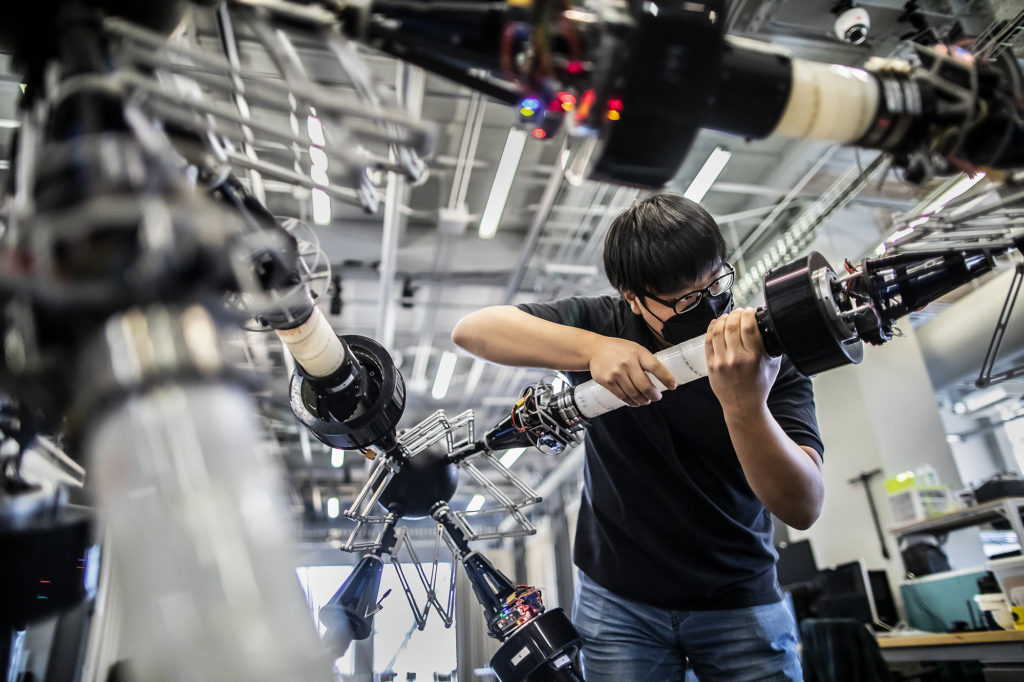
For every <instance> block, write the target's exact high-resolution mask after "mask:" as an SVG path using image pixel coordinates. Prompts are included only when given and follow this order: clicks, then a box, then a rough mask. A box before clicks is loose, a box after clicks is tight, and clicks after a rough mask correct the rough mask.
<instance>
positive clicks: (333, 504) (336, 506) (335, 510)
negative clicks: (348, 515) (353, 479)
mask: <svg viewBox="0 0 1024 682" xmlns="http://www.w3.org/2000/svg"><path fill="white" fill-rule="evenodd" d="M339 514H341V502H340V501H339V500H338V498H337V497H329V498H327V517H328V518H331V519H336V518H338V515H339Z"/></svg>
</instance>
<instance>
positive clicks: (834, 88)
mask: <svg viewBox="0 0 1024 682" xmlns="http://www.w3.org/2000/svg"><path fill="white" fill-rule="evenodd" d="M878 88H879V86H878V81H877V80H876V79H875V78H874V77H873V76H872V75H871V74H869V73H868V72H867V71H864V70H863V69H854V68H850V67H848V66H841V65H839V64H819V63H817V62H809V61H806V60H803V59H794V60H792V81H791V88H790V92H789V100H788V101H787V103H786V108H785V110H784V111H783V114H782V118H781V119H779V122H778V124H777V125H776V126H775V130H774V131H772V132H773V134H778V135H785V136H787V137H799V138H810V139H814V140H830V141H833V142H838V143H840V144H851V143H853V142H856V141H857V140H859V139H861V138H862V137H864V135H865V134H866V133H867V131H868V128H869V127H870V126H871V123H872V122H873V121H874V119H875V115H876V113H877V111H878V98H879V92H878Z"/></svg>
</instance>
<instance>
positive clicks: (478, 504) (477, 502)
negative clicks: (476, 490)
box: [466, 495, 484, 512]
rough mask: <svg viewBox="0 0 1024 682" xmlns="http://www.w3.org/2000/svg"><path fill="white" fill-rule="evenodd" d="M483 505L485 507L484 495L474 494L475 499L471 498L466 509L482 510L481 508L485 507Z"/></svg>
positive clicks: (469, 510)
mask: <svg viewBox="0 0 1024 682" xmlns="http://www.w3.org/2000/svg"><path fill="white" fill-rule="evenodd" d="M483 507H484V496H483V495H474V496H473V499H471V500H470V501H469V504H467V505H466V511H468V512H475V511H480V510H481V509H483Z"/></svg>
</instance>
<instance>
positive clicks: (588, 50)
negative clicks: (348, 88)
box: [339, 0, 1024, 188]
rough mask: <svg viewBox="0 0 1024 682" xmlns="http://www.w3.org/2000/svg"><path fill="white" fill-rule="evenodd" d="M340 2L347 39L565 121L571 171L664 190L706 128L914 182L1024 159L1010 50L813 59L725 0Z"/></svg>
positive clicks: (532, 117)
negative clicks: (851, 63) (836, 146)
mask: <svg viewBox="0 0 1024 682" xmlns="http://www.w3.org/2000/svg"><path fill="white" fill-rule="evenodd" d="M339 14H340V16H341V19H342V22H343V28H344V30H345V31H346V32H347V33H349V34H350V35H351V36H353V37H356V38H358V39H360V40H362V41H365V42H368V43H370V44H371V45H373V46H375V47H377V48H379V49H382V50H384V51H386V52H389V53H391V54H393V55H395V56H398V57H400V58H402V59H404V60H406V61H409V62H412V63H415V64H419V65H421V66H423V67H424V68H426V69H427V70H430V71H434V72H436V73H439V74H441V75H443V76H445V77H447V78H450V79H452V80H455V81H458V82H460V83H464V84H466V85H469V86H470V87H473V88H475V89H477V90H479V91H481V92H484V93H485V94H488V95H490V96H492V97H495V98H497V99H500V100H503V101H506V102H508V103H510V104H516V103H518V104H520V106H521V107H522V109H521V112H522V114H523V117H524V122H526V123H529V124H531V125H537V126H538V127H543V129H544V130H548V128H549V127H550V124H551V123H552V121H551V119H554V123H555V124H556V125H557V123H558V121H560V120H561V119H562V118H563V117H564V118H570V119H571V120H570V121H569V123H570V128H569V129H570V134H571V135H572V136H573V137H574V138H576V139H577V142H578V149H577V151H576V154H575V155H574V158H573V159H572V160H571V161H570V168H569V172H570V173H571V174H575V175H576V176H578V177H590V178H592V179H597V180H607V181H612V182H619V183H626V184H631V185H637V186H641V187H651V188H656V187H661V186H663V185H664V184H665V183H667V182H668V181H669V180H670V179H671V178H672V177H674V175H675V174H676V171H677V170H678V167H679V165H680V163H681V162H682V160H683V159H684V158H685V156H686V153H687V151H688V150H689V147H690V145H691V143H692V141H693V139H694V137H695V135H696V133H697V132H698V130H699V129H700V128H711V129H715V130H719V131H722V132H726V133H732V134H735V135H740V136H743V137H744V138H747V139H757V138H762V137H765V136H767V135H771V134H779V135H785V136H790V137H801V138H813V139H820V140H830V141H834V142H838V143H840V144H845V145H856V146H860V147H866V148H872V149H879V150H884V151H887V152H890V153H891V154H892V155H893V158H894V163H895V164H896V165H898V166H900V167H902V168H904V169H905V171H906V176H907V178H908V179H909V180H911V181H913V182H920V181H923V180H925V179H927V178H928V177H930V176H931V175H933V174H934V173H943V172H950V171H954V170H964V169H970V168H973V167H976V166H992V167H997V168H1007V167H1013V166H1019V165H1020V164H1022V163H1024V143H1022V140H1024V122H1022V119H1021V116H1020V112H1021V104H1020V102H1021V99H1020V97H1021V93H1022V88H1024V79H1022V77H1021V73H1020V69H1019V67H1018V65H1017V63H1016V61H1015V59H1014V58H1013V56H1012V54H1009V53H1008V52H1009V51H1006V53H1004V54H993V55H991V56H988V55H984V54H982V55H981V56H980V57H979V59H977V60H976V61H975V63H974V64H971V65H969V64H965V63H963V62H960V61H957V60H954V59H951V58H949V57H947V56H945V55H943V54H940V53H939V52H937V51H935V50H933V49H930V48H928V47H924V46H915V50H916V52H917V56H918V60H919V62H920V64H919V65H917V66H915V65H912V64H910V63H908V62H905V61H900V60H877V59H874V60H871V61H870V62H869V63H868V65H867V68H866V69H856V68H849V67H846V66H840V65H834V64H822V63H817V62H810V61H806V60H803V59H797V58H793V57H791V56H789V55H788V54H786V53H784V52H782V51H780V50H778V49H776V48H774V47H772V46H770V45H767V44H763V43H758V42H755V41H749V40H744V39H736V38H734V37H730V36H726V35H725V34H724V27H725V25H726V23H727V22H726V3H725V2H724V0H710V1H708V2H701V3H692V2H684V1H683V0H669V1H668V2H658V3H630V4H627V3H620V2H611V1H604V2H598V3H589V4H584V3H571V2H569V1H568V0H537V1H536V2H533V3H507V4H500V3H485V2H476V1H473V0H463V1H461V2H452V3H445V4H440V5H439V4H436V3H431V2H397V1H392V0H376V1H374V2H369V3H366V4H360V5H356V4H354V3H353V4H351V5H344V9H343V10H340V11H339ZM998 42H999V41H993V44H997V43H998ZM527 103H530V106H527ZM567 111H568V112H570V113H569V114H566V112H567ZM544 119H548V121H547V122H545V121H544Z"/></svg>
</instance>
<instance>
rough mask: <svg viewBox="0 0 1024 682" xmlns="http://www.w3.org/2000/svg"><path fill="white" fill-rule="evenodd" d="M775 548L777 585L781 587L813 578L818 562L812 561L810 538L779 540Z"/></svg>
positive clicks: (812, 553)
mask: <svg viewBox="0 0 1024 682" xmlns="http://www.w3.org/2000/svg"><path fill="white" fill-rule="evenodd" d="M775 549H776V550H777V551H778V553H779V560H778V561H777V562H776V564H775V571H776V573H777V574H778V577H779V585H780V586H781V587H782V588H783V589H785V588H787V587H790V586H792V585H798V584H801V583H810V582H812V581H813V580H814V576H816V575H817V573H818V564H817V563H816V562H815V561H814V551H813V550H812V549H811V541H810V540H798V541H797V542H780V543H779V544H778V545H777V546H776V548H775Z"/></svg>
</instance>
